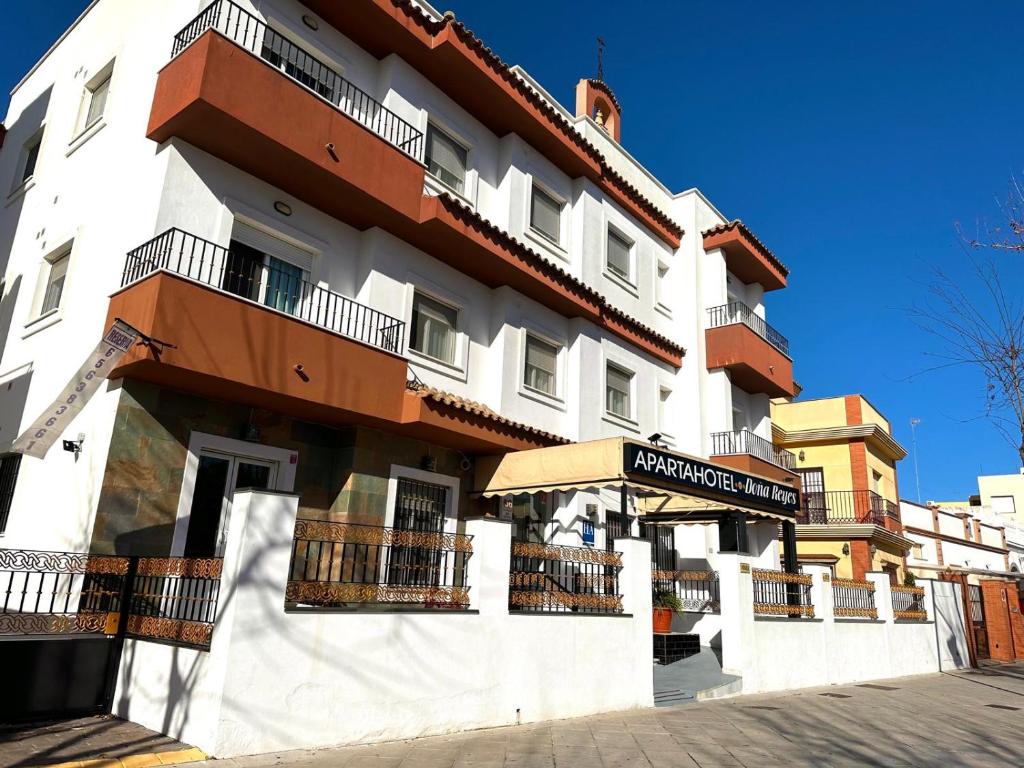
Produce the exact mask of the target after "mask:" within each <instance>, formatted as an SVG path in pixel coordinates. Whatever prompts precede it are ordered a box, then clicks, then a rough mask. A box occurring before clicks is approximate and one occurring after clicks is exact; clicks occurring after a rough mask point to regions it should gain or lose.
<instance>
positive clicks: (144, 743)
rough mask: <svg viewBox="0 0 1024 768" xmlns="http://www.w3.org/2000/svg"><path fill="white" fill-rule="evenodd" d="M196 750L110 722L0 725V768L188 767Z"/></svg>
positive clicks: (111, 719)
mask: <svg viewBox="0 0 1024 768" xmlns="http://www.w3.org/2000/svg"><path fill="white" fill-rule="evenodd" d="M204 757H205V755H204V754H203V753H202V752H200V751H199V750H197V749H193V748H191V747H189V746H188V745H187V744H182V743H181V742H179V741H175V740H174V739H171V738H168V737H167V736H164V735H162V734H159V733H156V732H154V731H151V730H149V729H148V728H143V727H142V726H141V725H136V724H135V723H129V722H127V721H125V720H119V719H117V718H116V717H110V716H106V717H82V718H78V719H75V720H61V721H57V722H50V723H37V724H29V725H0V768H29V766H37V765H59V764H66V763H73V764H76V768H117V767H118V766H121V765H122V763H121V759H122V758H125V760H124V764H123V765H125V766H128V768H147V766H155V765H170V764H174V763H182V762H194V761H195V760H196V759H202V758H204Z"/></svg>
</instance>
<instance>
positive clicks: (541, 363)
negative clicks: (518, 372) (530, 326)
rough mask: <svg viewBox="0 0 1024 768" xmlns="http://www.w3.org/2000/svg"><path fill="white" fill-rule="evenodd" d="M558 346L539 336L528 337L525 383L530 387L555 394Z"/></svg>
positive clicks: (548, 393)
mask: <svg viewBox="0 0 1024 768" xmlns="http://www.w3.org/2000/svg"><path fill="white" fill-rule="evenodd" d="M557 364H558V348H557V347H555V346H554V345H552V344H548V343H547V342H545V341H541V340H540V339H538V338H535V337H533V336H529V335H527V337H526V368H525V372H524V378H523V383H524V384H525V385H526V386H527V387H529V388H530V389H535V390H537V391H538V392H543V393H544V394H546V395H554V394H555V392H556V387H557V383H558V382H557V380H556V366H557Z"/></svg>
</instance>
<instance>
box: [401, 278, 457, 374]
mask: <svg viewBox="0 0 1024 768" xmlns="http://www.w3.org/2000/svg"><path fill="white" fill-rule="evenodd" d="M458 319H459V311H458V310H457V309H455V308H454V307H450V306H448V305H447V304H442V303H441V302H440V301H437V300H436V299H432V298H430V297H429V296H425V295H423V294H422V293H420V292H418V291H417V292H416V294H415V295H414V296H413V300H412V340H411V342H410V346H411V347H412V349H414V350H416V351H417V352H419V353H421V354H424V355H427V356H428V357H433V358H434V359H436V360H441V361H443V362H446V363H449V364H452V363H454V362H455V336H456V332H457V328H458Z"/></svg>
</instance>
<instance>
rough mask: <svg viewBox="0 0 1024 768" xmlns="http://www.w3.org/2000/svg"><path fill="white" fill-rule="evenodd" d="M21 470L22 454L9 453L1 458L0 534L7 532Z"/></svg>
mask: <svg viewBox="0 0 1024 768" xmlns="http://www.w3.org/2000/svg"><path fill="white" fill-rule="evenodd" d="M20 468H21V454H20V453H9V454H7V455H6V456H4V457H3V458H0V533H3V532H4V531H6V530H7V520H8V519H9V518H10V516H11V501H13V499H14V486H15V484H16V483H17V482H18V470H19V469H20Z"/></svg>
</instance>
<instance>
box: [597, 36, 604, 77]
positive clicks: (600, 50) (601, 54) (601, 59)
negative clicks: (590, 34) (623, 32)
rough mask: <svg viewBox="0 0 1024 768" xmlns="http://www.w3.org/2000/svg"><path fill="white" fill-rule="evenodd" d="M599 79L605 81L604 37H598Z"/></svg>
mask: <svg viewBox="0 0 1024 768" xmlns="http://www.w3.org/2000/svg"><path fill="white" fill-rule="evenodd" d="M597 79H598V80H600V81H602V82H604V38H603V37H599V38H597Z"/></svg>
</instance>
